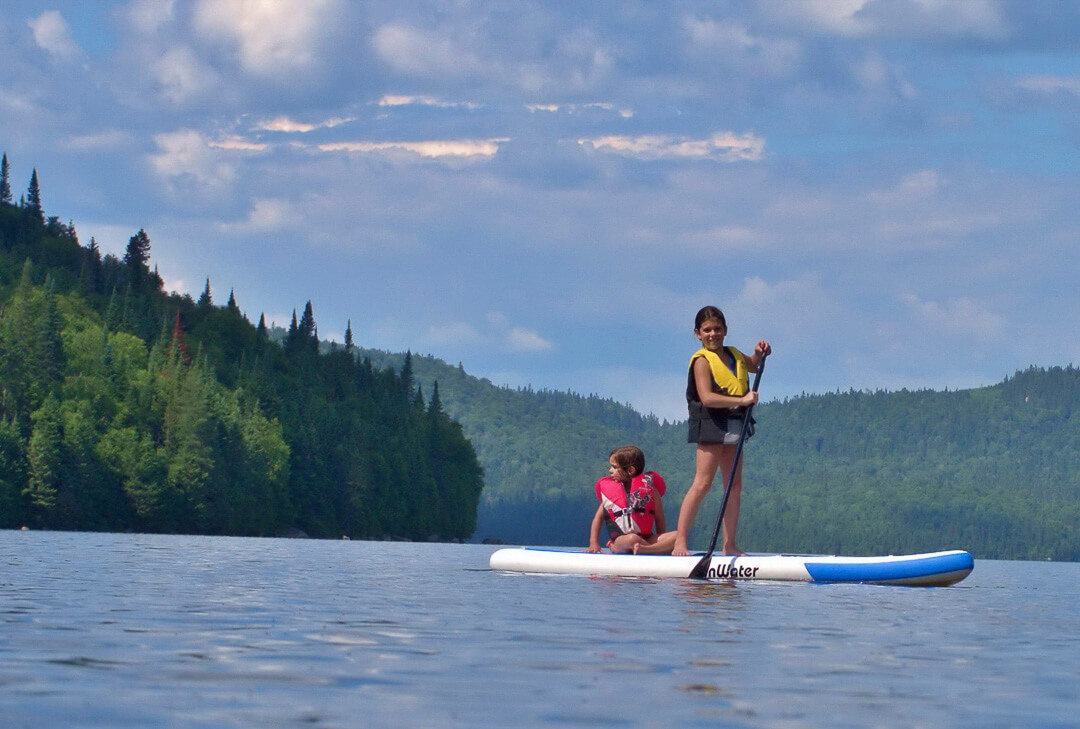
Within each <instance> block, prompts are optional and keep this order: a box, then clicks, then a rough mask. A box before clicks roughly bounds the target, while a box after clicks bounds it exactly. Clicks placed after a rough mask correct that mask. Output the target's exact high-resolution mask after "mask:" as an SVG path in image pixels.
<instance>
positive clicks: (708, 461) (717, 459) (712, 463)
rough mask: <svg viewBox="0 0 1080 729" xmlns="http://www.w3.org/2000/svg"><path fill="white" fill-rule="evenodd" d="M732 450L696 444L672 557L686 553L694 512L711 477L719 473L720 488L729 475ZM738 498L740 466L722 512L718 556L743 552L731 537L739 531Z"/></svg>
mask: <svg viewBox="0 0 1080 729" xmlns="http://www.w3.org/2000/svg"><path fill="white" fill-rule="evenodd" d="M736 448H737V446H734V445H722V444H720V443H710V444H699V445H698V448H697V454H696V459H695V470H694V482H693V483H692V484H690V490H689V491H687V492H686V496H685V497H684V498H683V502H682V505H681V506H680V507H679V521H678V524H677V526H676V531H675V534H676V536H675V541H674V545H673V547H672V551H671V553H672V554H676V555H687V554H690V550H689V548H688V547H687V539H688V538H689V536H690V530H691V529H693V527H694V521H695V520H696V519H697V512H698V509H699V508H700V507H701V502H702V501H703V500H704V499H705V495H706V494H708V493H709V490H710V489H711V488H712V482H713V478H715V476H716V472H717V470H719V471H720V474H721V477H722V478H723V479H724V485H725V486H726V485H727V474H730V473H731V466H732V463H733V462H734V460H735V450H736ZM741 495H742V464H741V463H740V464H739V469H738V470H737V471H736V472H735V481H734V483H732V485H731V496H729V497H728V505H727V509H726V510H725V511H724V522H723V534H724V544H723V549H722V554H742V553H743V552H742V551H740V550H739V548H738V547H736V546H735V534H736V532H737V531H738V528H739V501H740V497H741ZM639 552H640V549H639Z"/></svg>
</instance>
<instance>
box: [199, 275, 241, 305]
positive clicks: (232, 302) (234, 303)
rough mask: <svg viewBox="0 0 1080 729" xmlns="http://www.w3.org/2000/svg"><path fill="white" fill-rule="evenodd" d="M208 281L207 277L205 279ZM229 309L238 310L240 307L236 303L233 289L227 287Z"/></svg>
mask: <svg viewBox="0 0 1080 729" xmlns="http://www.w3.org/2000/svg"><path fill="white" fill-rule="evenodd" d="M207 283H209V279H207ZM228 307H229V311H237V312H238V311H240V307H239V306H237V305H236V293H235V290H234V289H229V304H228Z"/></svg>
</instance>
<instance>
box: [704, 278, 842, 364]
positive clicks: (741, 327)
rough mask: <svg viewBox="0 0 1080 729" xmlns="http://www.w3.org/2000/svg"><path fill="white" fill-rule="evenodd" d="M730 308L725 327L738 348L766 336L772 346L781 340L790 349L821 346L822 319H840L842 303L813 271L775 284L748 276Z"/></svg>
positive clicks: (748, 345)
mask: <svg viewBox="0 0 1080 729" xmlns="http://www.w3.org/2000/svg"><path fill="white" fill-rule="evenodd" d="M730 308H731V312H730V313H729V315H728V328H729V329H730V331H731V332H732V334H733V338H732V344H734V345H735V346H737V347H752V346H753V345H754V343H756V342H757V340H758V339H767V340H769V341H770V342H771V343H772V344H773V345H774V347H775V346H776V345H778V344H779V343H783V346H784V347H786V348H790V350H795V349H798V348H802V349H807V348H811V347H815V346H821V342H820V341H819V338H820V335H821V332H822V330H823V328H824V327H826V326H827V325H825V324H824V322H834V323H835V322H839V321H841V319H842V315H843V308H842V306H841V305H840V304H839V303H838V302H837V301H835V300H834V298H833V295H832V293H831V292H830V291H829V289H828V288H826V286H825V285H824V284H823V283H822V281H821V279H820V277H819V276H817V275H816V274H805V275H803V276H801V277H799V278H796V279H789V280H785V281H778V282H776V283H769V282H767V281H766V280H765V279H763V278H761V277H759V276H752V277H749V278H747V279H745V280H744V281H743V287H742V289H741V290H740V291H739V294H738V296H737V297H736V299H735V300H734V301H733V302H732V304H731V307H730ZM725 313H728V312H727V310H726V309H725ZM733 315H734V316H733Z"/></svg>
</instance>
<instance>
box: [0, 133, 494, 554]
mask: <svg viewBox="0 0 1080 729" xmlns="http://www.w3.org/2000/svg"><path fill="white" fill-rule="evenodd" d="M150 248H151V241H150V237H149V235H148V234H147V233H146V232H145V231H143V230H140V231H138V232H136V233H135V234H134V235H132V236H131V239H130V241H129V242H128V245H127V249H126V252H125V254H124V256H123V258H122V259H121V258H117V257H116V256H112V255H105V256H102V255H101V252H100V250H99V248H98V246H97V243H96V241H95V240H94V239H92V238H91V240H90V241H89V242H88V243H86V244H85V245H83V244H82V243H81V242H80V240H79V237H78V235H77V233H76V230H75V226H74V224H73V223H70V222H69V223H67V224H65V223H62V222H60V219H59V218H58V217H55V216H52V217H49V216H46V215H45V212H44V208H43V205H42V192H41V187H40V184H39V180H38V175H37V171H36V170H34V172H33V174H32V175H31V178H30V184H29V186H28V188H27V192H26V193H25V194H24V195H23V196H21V198H20V199H19V201H18V202H15V201H14V199H13V194H12V187H11V175H10V167H9V164H8V159H7V155H6V154H5V155H4V156H3V160H2V170H0V527H4V528H17V527H22V526H27V527H29V528H44V529H68V530H89V531H105V530H108V531H139V532H177V533H199V534H229V535H253V536H276V535H309V536H313V537H334V538H341V537H342V536H348V537H359V538H403V539H444V540H451V539H457V540H461V539H466V538H468V537H469V536H470V535H472V534H473V532H474V531H475V527H476V521H475V520H476V507H477V502H478V500H479V497H480V491H481V488H482V484H483V474H482V470H481V468H480V465H479V463H478V460H477V457H476V454H475V452H474V450H473V448H472V446H471V445H470V443H469V442H468V440H466V438H465V437H464V435H463V433H462V430H461V427H460V425H458V424H457V423H456V422H455V421H453V420H452V419H451V418H450V417H449V416H448V415H447V413H445V412H444V411H443V408H442V405H441V402H440V398H439V391H438V386H437V385H435V384H434V383H433V384H432V385H431V388H430V389H429V390H428V393H427V397H425V396H424V393H423V392H422V391H421V390H420V388H419V387H418V386H417V384H416V382H415V381H414V378H413V375H412V368H411V365H410V363H409V358H408V357H406V358H405V360H404V361H403V362H402V366H401V367H400V368H398V369H397V370H389V369H379V368H377V367H375V366H373V365H372V363H371V362H370V361H369V360H366V359H364V358H363V357H358V356H357V353H356V351H355V348H354V347H353V346H352V342H351V327H350V329H349V331H348V333H347V341H346V343H345V345H344V346H342V347H338V348H335V350H334V351H329V352H325V353H321V352H320V351H319V341H318V336H317V326H316V323H315V317H314V312H313V311H312V307H311V303H310V302H308V303H307V305H306V306H305V307H304V308H303V314H302V315H301V316H300V317H299V318H297V316H296V314H295V313H294V315H293V320H292V322H291V325H290V327H289V330H288V331H287V332H286V333H285V336H284V337H283V340H282V341H281V342H276V341H272V340H271V337H270V335H269V332H268V331H267V327H266V324H265V319H264V317H260V318H259V321H258V324H257V325H253V324H252V323H251V322H249V321H248V319H247V318H246V317H245V316H244V314H242V313H241V309H240V307H239V305H238V303H237V302H236V300H235V297H234V296H233V295H232V293H230V295H229V298H228V301H227V303H226V304H225V305H223V306H222V305H217V304H215V303H214V300H213V295H212V291H211V288H210V282H209V280H208V281H207V283H206V287H205V289H204V291H203V293H202V295H201V296H200V297H199V299H198V300H197V301H196V300H193V299H192V297H190V296H186V295H185V296H180V295H177V294H169V293H166V292H164V291H163V284H162V278H161V277H160V276H159V275H158V272H157V270H156V268H154V269H151V268H150V266H149V262H150Z"/></svg>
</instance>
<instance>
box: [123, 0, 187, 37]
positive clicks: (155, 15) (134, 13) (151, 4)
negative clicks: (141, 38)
mask: <svg viewBox="0 0 1080 729" xmlns="http://www.w3.org/2000/svg"><path fill="white" fill-rule="evenodd" d="M175 4H176V3H175V0H136V1H135V2H133V3H132V4H131V5H130V6H128V8H127V10H126V11H125V13H124V16H125V17H126V18H127V20H128V22H129V23H130V24H131V26H132V27H133V28H134V29H135V30H136V31H138V32H139V33H142V34H144V35H153V34H154V33H156V32H157V31H158V29H160V28H161V27H162V26H163V25H165V24H166V23H168V22H170V21H171V20H172V19H173V6H174V5H175Z"/></svg>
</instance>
